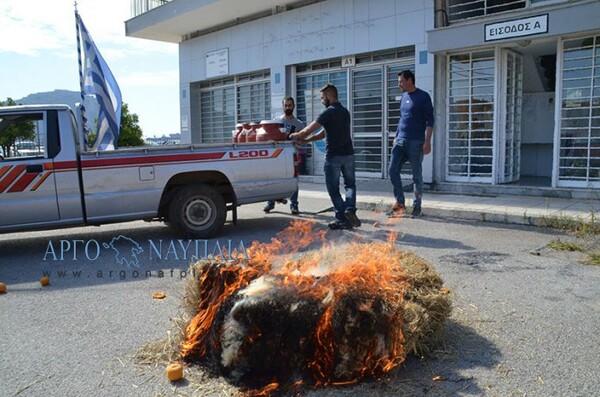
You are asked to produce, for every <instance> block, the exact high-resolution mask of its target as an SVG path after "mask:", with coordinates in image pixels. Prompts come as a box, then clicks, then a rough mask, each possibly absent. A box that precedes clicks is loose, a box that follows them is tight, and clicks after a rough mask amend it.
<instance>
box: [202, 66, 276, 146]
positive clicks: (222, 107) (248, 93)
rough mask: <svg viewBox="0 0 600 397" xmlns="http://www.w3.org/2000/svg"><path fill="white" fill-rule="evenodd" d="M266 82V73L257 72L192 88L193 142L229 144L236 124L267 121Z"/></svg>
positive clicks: (269, 86)
mask: <svg viewBox="0 0 600 397" xmlns="http://www.w3.org/2000/svg"><path fill="white" fill-rule="evenodd" d="M269 78H270V74H269V72H258V73H252V74H245V75H240V76H235V77H227V78H224V79H217V80H208V81H203V82H200V83H196V84H194V85H192V90H191V91H192V96H191V108H192V141H193V142H202V143H224V142H231V132H232V131H233V130H234V129H235V125H236V124H237V123H242V122H260V121H261V120H266V119H270V118H271V83H270V80H269ZM194 109H196V110H197V111H194Z"/></svg>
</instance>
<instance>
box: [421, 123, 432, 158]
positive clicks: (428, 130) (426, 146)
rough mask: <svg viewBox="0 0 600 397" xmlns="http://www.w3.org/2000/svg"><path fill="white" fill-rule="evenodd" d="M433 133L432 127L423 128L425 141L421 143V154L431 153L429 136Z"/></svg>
mask: <svg viewBox="0 0 600 397" xmlns="http://www.w3.org/2000/svg"><path fill="white" fill-rule="evenodd" d="M432 135H433V127H427V128H426V129H425V143H424V144H423V154H429V153H431V136H432Z"/></svg>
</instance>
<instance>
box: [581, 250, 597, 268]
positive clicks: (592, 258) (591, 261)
mask: <svg viewBox="0 0 600 397" xmlns="http://www.w3.org/2000/svg"><path fill="white" fill-rule="evenodd" d="M583 263H585V264H586V265H592V266H600V251H597V252H592V253H591V254H588V257H587V259H586V260H585V261H584V262H583Z"/></svg>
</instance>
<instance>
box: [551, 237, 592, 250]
mask: <svg viewBox="0 0 600 397" xmlns="http://www.w3.org/2000/svg"><path fill="white" fill-rule="evenodd" d="M548 247H550V248H552V249H553V250H556V251H583V250H584V248H583V245H581V244H579V243H571V242H568V241H562V240H561V239H556V240H552V241H550V243H549V244H548Z"/></svg>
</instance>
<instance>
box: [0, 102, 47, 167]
mask: <svg viewBox="0 0 600 397" xmlns="http://www.w3.org/2000/svg"><path fill="white" fill-rule="evenodd" d="M45 139H46V120H45V118H44V113H39V112H37V113H15V114H4V115H2V116H0V156H1V158H0V161H8V160H22V159H26V158H44V157H46V148H45Z"/></svg>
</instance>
